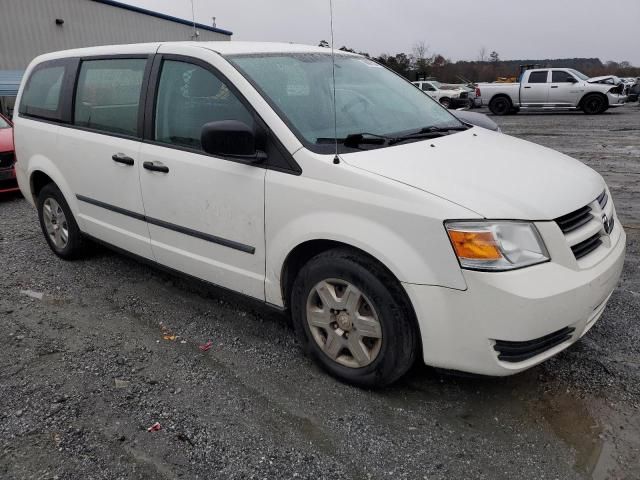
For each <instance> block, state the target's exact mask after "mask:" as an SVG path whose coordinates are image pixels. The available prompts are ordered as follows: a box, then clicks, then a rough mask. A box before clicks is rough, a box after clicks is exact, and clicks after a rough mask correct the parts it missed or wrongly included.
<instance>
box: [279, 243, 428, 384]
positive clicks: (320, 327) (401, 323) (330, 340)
mask: <svg viewBox="0 0 640 480" xmlns="http://www.w3.org/2000/svg"><path fill="white" fill-rule="evenodd" d="M405 298H406V296H405V295H404V292H403V291H402V287H401V286H400V285H399V284H398V282H397V281H396V280H395V278H393V277H392V276H391V275H390V274H389V273H388V272H387V271H386V270H385V269H384V268H383V267H381V266H380V265H379V264H377V263H376V262H375V261H373V260H372V259H370V258H367V257H366V256H364V255H360V254H359V253H357V252H355V251H352V250H350V249H335V250H330V251H327V252H324V253H321V254H319V255H317V256H316V257H314V258H312V259H311V260H310V261H309V262H308V263H307V264H306V265H305V266H304V267H303V268H302V270H301V271H300V273H299V274H298V276H297V278H296V280H295V281H294V284H293V288H292V292H291V311H292V316H293V321H294V326H295V329H296V333H297V336H298V339H299V340H300V343H301V344H302V347H303V349H304V350H305V352H306V353H307V354H308V355H309V356H310V357H311V358H312V359H313V360H314V361H315V362H316V363H317V364H319V365H320V366H321V367H322V368H324V369H325V370H327V371H328V372H329V373H331V374H332V375H334V376H335V377H337V378H339V379H341V380H344V381H346V382H348V383H352V384H355V385H358V386H362V387H380V386H385V385H389V384H390V383H392V382H394V381H396V380H397V379H398V378H400V377H401V376H402V375H403V374H404V373H405V372H406V371H407V370H408V369H409V368H410V367H411V365H412V364H413V362H414V360H415V357H416V353H417V349H418V334H417V329H416V327H415V322H414V319H413V312H412V310H411V309H410V308H409V307H408V305H407V301H406V300H405Z"/></svg>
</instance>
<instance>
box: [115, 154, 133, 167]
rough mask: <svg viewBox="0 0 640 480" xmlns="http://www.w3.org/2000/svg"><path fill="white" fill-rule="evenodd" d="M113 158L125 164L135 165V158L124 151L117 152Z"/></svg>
mask: <svg viewBox="0 0 640 480" xmlns="http://www.w3.org/2000/svg"><path fill="white" fill-rule="evenodd" d="M111 160H113V161H114V162H118V163H122V164H124V165H133V158H131V157H127V156H126V155H125V154H124V153H116V154H115V155H112V156H111Z"/></svg>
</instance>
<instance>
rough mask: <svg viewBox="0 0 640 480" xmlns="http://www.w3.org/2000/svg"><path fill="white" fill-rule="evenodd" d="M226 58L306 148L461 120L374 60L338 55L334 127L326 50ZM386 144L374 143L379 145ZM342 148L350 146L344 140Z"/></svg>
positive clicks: (317, 148) (325, 149) (324, 148)
mask: <svg viewBox="0 0 640 480" xmlns="http://www.w3.org/2000/svg"><path fill="white" fill-rule="evenodd" d="M229 61H230V62H231V63H232V64H233V65H234V66H235V67H236V68H238V70H239V71H240V72H241V73H242V74H243V75H244V76H245V77H246V78H247V79H248V80H249V81H250V82H251V83H252V84H253V85H254V86H255V87H256V88H257V89H258V90H259V91H260V92H261V94H262V95H263V97H264V98H265V99H266V100H267V101H268V102H269V103H270V104H271V106H272V107H273V108H274V109H275V110H276V111H277V112H278V113H279V115H280V116H281V118H282V119H283V120H284V121H285V122H286V123H287V124H288V125H289V127H290V128H291V129H292V130H293V132H294V133H295V134H296V135H297V136H298V138H299V139H300V141H301V142H302V143H304V144H305V145H306V146H307V148H309V149H311V150H313V151H316V152H319V153H330V152H331V151H332V149H333V148H335V147H334V146H333V145H332V143H333V142H327V141H326V140H327V139H328V138H330V139H334V138H336V133H337V138H338V139H345V138H346V137H348V136H349V135H354V134H360V133H362V134H373V135H381V136H395V135H398V134H404V133H409V132H415V131H419V130H420V129H422V128H425V127H437V128H448V127H452V128H459V127H461V126H462V124H461V123H460V122H459V121H458V120H457V119H456V118H455V117H454V116H453V115H451V114H450V113H449V112H448V111H447V110H445V109H444V108H442V107H441V106H440V105H439V104H438V103H436V102H434V101H433V100H431V99H430V98H429V97H428V96H427V95H425V94H424V93H422V92H421V91H420V90H419V89H417V88H415V86H414V85H412V84H411V83H410V82H408V81H406V80H404V79H403V78H401V77H399V76H398V75H396V74H395V73H393V72H391V71H389V70H387V69H386V68H384V67H382V66H380V65H378V64H377V63H375V62H373V61H371V60H369V59H366V58H363V57H356V56H347V55H340V54H337V55H336V57H335V61H336V68H335V76H336V92H335V93H336V105H337V109H336V112H337V113H336V120H337V132H335V131H334V111H333V88H332V65H331V54H329V53H327V54H325V53H306V54H299V53H282V54H266V55H265V54H255V55H253V54H252V55H234V56H230V57H229ZM381 146H386V145H377V146H375V147H372V148H380V147H381ZM340 149H341V151H352V150H350V149H349V148H347V147H345V146H344V145H341V146H340Z"/></svg>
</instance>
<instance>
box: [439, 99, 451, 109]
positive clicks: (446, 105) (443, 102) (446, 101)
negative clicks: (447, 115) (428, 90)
mask: <svg viewBox="0 0 640 480" xmlns="http://www.w3.org/2000/svg"><path fill="white" fill-rule="evenodd" d="M440 105H442V106H443V107H444V108H450V107H451V99H450V98H448V97H443V98H441V99H440Z"/></svg>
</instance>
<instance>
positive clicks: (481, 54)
mask: <svg viewBox="0 0 640 480" xmlns="http://www.w3.org/2000/svg"><path fill="white" fill-rule="evenodd" d="M486 60H487V47H484V46H482V47H480V50H479V51H478V61H479V62H485V61H486Z"/></svg>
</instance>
